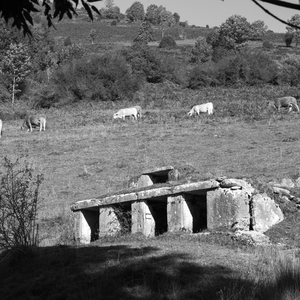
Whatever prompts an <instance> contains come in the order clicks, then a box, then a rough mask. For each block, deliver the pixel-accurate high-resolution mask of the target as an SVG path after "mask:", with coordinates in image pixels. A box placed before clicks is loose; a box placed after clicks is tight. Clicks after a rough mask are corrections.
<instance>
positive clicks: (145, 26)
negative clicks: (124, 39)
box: [133, 21, 155, 44]
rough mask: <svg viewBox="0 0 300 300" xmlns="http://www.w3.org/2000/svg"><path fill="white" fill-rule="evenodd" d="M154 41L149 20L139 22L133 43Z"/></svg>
mask: <svg viewBox="0 0 300 300" xmlns="http://www.w3.org/2000/svg"><path fill="white" fill-rule="evenodd" d="M153 41H155V37H154V30H153V28H152V26H151V23H150V22H149V21H144V22H142V23H141V25H140V28H139V32H138V35H137V36H136V37H135V39H134V40H133V42H134V43H142V44H148V43H149V42H153Z"/></svg>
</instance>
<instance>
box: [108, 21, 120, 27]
mask: <svg viewBox="0 0 300 300" xmlns="http://www.w3.org/2000/svg"><path fill="white" fill-rule="evenodd" d="M117 25H118V22H117V21H116V20H113V21H112V22H111V23H110V26H117Z"/></svg>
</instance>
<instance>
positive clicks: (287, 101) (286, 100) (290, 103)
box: [269, 96, 299, 112]
mask: <svg viewBox="0 0 300 300" xmlns="http://www.w3.org/2000/svg"><path fill="white" fill-rule="evenodd" d="M269 107H273V108H275V109H277V110H278V111H280V108H281V107H287V108H288V112H291V111H292V110H293V108H294V109H295V110H296V111H297V112H299V106H298V105H297V100H296V98H294V97H290V96H287V97H282V98H277V99H275V101H270V102H269Z"/></svg>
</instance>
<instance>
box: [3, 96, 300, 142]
mask: <svg viewBox="0 0 300 300" xmlns="http://www.w3.org/2000/svg"><path fill="white" fill-rule="evenodd" d="M282 107H283V108H287V109H288V113H289V112H291V111H292V110H295V111H296V112H300V109H299V106H298V105H297V100H296V98H294V97H290V96H288V97H281V98H277V99H276V100H274V101H270V102H269V104H268V108H273V109H276V110H278V111H280V109H281V108H282ZM213 112H214V106H213V103H212V102H208V103H203V104H199V105H194V106H193V107H192V108H191V110H190V111H189V112H188V113H187V115H188V116H189V117H191V116H193V115H197V116H199V115H200V113H206V114H208V115H212V114H213ZM126 117H129V118H133V119H134V120H138V119H140V118H141V117H142V108H141V107H140V106H138V105H137V106H133V107H128V108H122V109H120V110H118V111H117V112H116V113H114V115H113V119H122V120H125V119H126ZM2 126H3V123H2V120H1V119H0V137H1V136H2ZM26 128H27V129H28V131H29V132H32V130H33V128H39V131H45V130H46V118H45V117H43V116H37V115H29V116H26V117H25V119H24V122H23V124H22V126H21V129H26Z"/></svg>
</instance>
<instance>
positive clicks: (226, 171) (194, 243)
mask: <svg viewBox="0 0 300 300" xmlns="http://www.w3.org/2000/svg"><path fill="white" fill-rule="evenodd" d="M61 24H62V25H64V23H61ZM74 24H75V23H74ZM74 24H72V26H71V25H64V26H65V27H63V26H62V27H57V28H58V29H57V30H58V33H57V35H56V38H57V39H58V40H61V41H63V39H64V38H66V37H67V36H69V35H70V36H71V37H72V39H74V41H78V42H80V41H81V42H82V41H83V39H82V36H87V34H88V32H89V31H90V29H92V28H94V27H93V26H96V25H95V24H96V23H90V22H86V24H85V25H84V27H81V29H82V30H83V31H79V30H78V28H76V27H75V26H74ZM99 24H100V23H99ZM97 25H98V24H97ZM101 26H102V25H101ZM103 26H104V25H103ZM105 26H106V27H105V30H102V29H101V30H99V32H101V35H102V34H103V35H104V34H107V35H108V36H107V37H105V36H103V37H101V39H102V40H106V41H108V42H109V43H114V42H115V41H117V40H118V41H120V40H121V37H122V40H121V42H122V43H126V42H128V41H130V40H131V39H132V34H133V33H134V30H137V27H136V28H135V29H134V27H132V28H131V30H132V32H131V33H130V34H129V33H128V31H126V32H127V33H125V32H124V33H122V30H123V29H122V28H121V27H119V26H118V27H117V28H115V27H112V26H108V25H105ZM111 29H112V30H116V31H118V32H119V33H120V35H119V36H118V33H117V32H116V33H115V34H112V32H111V31H110V30H111ZM193 30H195V32H196V30H198V29H197V28H194V29H193ZM197 34H198V33H197ZM195 36H196V33H195ZM195 36H193V35H192V34H190V36H188V37H187V38H188V39H190V40H193V39H194V38H195ZM99 38H100V37H99ZM277 38H278V37H277V36H276V39H277ZM109 39H110V40H109ZM190 40H189V41H190ZM274 41H275V37H274ZM278 41H279V39H278ZM99 43H101V42H99ZM190 43H191V42H190ZM277 50H278V51H279V50H280V49H276V51H277ZM286 95H299V93H298V90H297V89H296V88H290V87H272V86H270V87H260V88H258V87H250V88H243V87H241V88H231V89H225V88H207V89H202V90H199V91H191V90H187V89H179V88H177V87H176V86H171V85H170V84H169V83H164V84H160V85H158V84H157V85H155V86H154V85H149V86H148V87H145V89H144V90H143V91H141V93H140V97H137V98H136V103H135V104H139V105H141V106H142V107H143V109H144V116H143V118H142V120H139V121H133V120H126V121H121V120H113V118H112V116H113V113H114V112H116V111H117V110H118V109H119V108H123V107H125V106H129V105H132V102H131V103H128V102H116V103H97V102H91V103H79V104H78V105H75V104H74V105H73V106H72V107H63V108H61V109H58V108H51V109H49V110H43V111H34V110H31V109H30V108H26V107H25V106H24V104H23V103H22V102H19V103H16V104H15V105H14V107H9V106H8V105H3V107H1V111H2V113H4V112H5V111H12V110H13V111H25V110H27V111H28V112H31V113H40V114H44V115H45V116H46V118H47V128H46V131H45V132H38V131H34V132H33V133H28V132H26V131H21V130H20V129H19V128H20V125H21V123H22V120H20V119H18V120H10V121H5V122H4V132H3V137H2V138H1V139H0V144H1V147H0V154H1V156H0V157H4V156H8V157H9V158H10V159H11V160H14V159H17V158H20V157H21V161H23V160H24V161H27V162H30V163H31V164H32V166H33V167H34V169H35V170H36V172H38V173H43V174H44V177H45V180H44V182H43V184H42V186H41V194H40V206H39V214H38V222H39V224H40V238H41V241H40V242H41V247H40V248H39V250H38V252H37V253H34V255H33V256H32V257H28V258H27V259H26V260H22V261H18V260H17V261H14V260H10V257H9V256H6V257H4V256H0V269H1V272H0V298H1V299H4V300H6V299H7V300H8V299H30V300H33V299H34V300H36V299H49V300H50V299H51V300H54V299H92V300H93V299H104V300H109V299H133V300H138V299H143V300H148V299H149V300H150V299H158V300H160V299H161V300H166V299H168V300H186V299H207V300H225V299H226V300H229V299H230V300H240V299H243V300H265V299H272V300H283V299H284V300H292V299H293V300H295V299H299V298H300V294H299V280H300V265H299V244H300V243H299V241H300V230H299V229H300V228H299V224H300V214H299V212H296V211H295V209H294V210H293V209H292V205H291V204H286V203H285V208H290V211H289V213H288V212H287V211H285V212H286V215H285V220H284V221H283V222H281V223H280V224H278V225H276V226H274V227H273V228H272V229H270V230H269V231H268V232H266V234H267V235H268V236H269V237H270V239H271V241H272V242H273V246H270V247H265V248H260V247H257V248H253V247H251V246H249V245H243V244H240V243H237V242H234V241H233V240H232V238H231V236H230V234H229V233H224V232H220V231H217V232H202V233H199V234H192V235H190V234H182V233H181V234H179V233H178V234H168V233H166V234H163V235H161V236H157V237H155V238H151V239H147V238H145V237H143V236H139V235H136V236H135V235H134V236H123V237H122V236H118V237H115V238H108V237H106V238H103V239H100V240H98V241H96V242H93V243H91V244H89V245H87V246H83V245H74V244H72V243H71V242H72V234H73V232H72V230H73V223H72V219H73V213H72V212H71V210H70V205H71V204H72V203H74V202H75V201H78V200H83V199H89V198H94V197H97V196H100V195H102V194H106V193H113V192H114V191H119V190H122V189H124V188H126V187H127V182H128V180H129V179H130V178H131V177H132V176H135V175H138V174H140V173H141V172H142V171H143V170H145V169H149V168H152V167H158V166H164V165H173V166H174V167H180V166H190V167H193V168H195V169H196V170H197V172H196V173H195V177H194V179H195V180H202V179H208V178H216V177H218V176H227V177H228V178H245V179H246V180H249V181H251V182H253V183H254V184H256V185H257V186H258V187H264V186H265V185H266V184H267V183H268V182H270V181H273V180H281V179H282V178H296V177H300V159H299V156H300V151H299V139H300V135H299V126H300V118H299V114H297V113H295V112H293V113H291V114H287V113H286V112H285V111H283V112H282V113H277V112H274V111H269V110H268V109H267V102H268V101H269V100H272V99H273V98H275V97H279V96H286ZM209 101H211V102H213V103H214V108H215V112H214V114H213V115H212V116H206V115H201V116H200V117H193V118H188V117H187V112H188V111H189V109H190V108H191V106H192V105H194V104H199V103H203V102H209ZM293 192H294V193H296V195H300V191H298V190H294V191H293ZM281 204H282V203H281Z"/></svg>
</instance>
